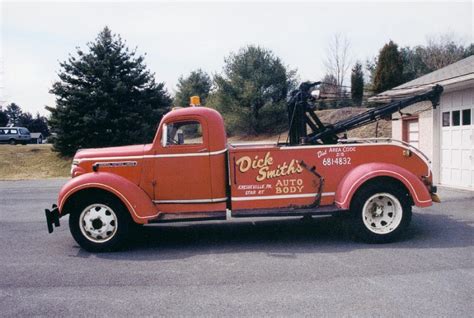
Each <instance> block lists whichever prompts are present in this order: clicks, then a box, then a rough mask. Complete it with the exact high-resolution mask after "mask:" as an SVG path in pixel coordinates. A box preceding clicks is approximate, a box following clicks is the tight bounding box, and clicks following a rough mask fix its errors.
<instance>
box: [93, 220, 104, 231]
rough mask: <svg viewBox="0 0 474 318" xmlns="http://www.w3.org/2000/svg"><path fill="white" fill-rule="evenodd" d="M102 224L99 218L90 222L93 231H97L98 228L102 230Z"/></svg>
mask: <svg viewBox="0 0 474 318" xmlns="http://www.w3.org/2000/svg"><path fill="white" fill-rule="evenodd" d="M103 225H104V224H103V223H102V220H101V219H100V218H97V219H95V220H92V227H93V228H94V229H95V230H99V229H100V228H102V226H103Z"/></svg>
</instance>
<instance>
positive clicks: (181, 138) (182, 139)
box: [178, 131, 184, 145]
mask: <svg viewBox="0 0 474 318" xmlns="http://www.w3.org/2000/svg"><path fill="white" fill-rule="evenodd" d="M182 144H184V133H183V132H182V131H178V145H182Z"/></svg>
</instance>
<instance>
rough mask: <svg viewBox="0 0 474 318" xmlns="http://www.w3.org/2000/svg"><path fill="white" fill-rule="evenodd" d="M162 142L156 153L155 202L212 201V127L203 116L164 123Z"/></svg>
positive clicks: (154, 159) (154, 160)
mask: <svg viewBox="0 0 474 318" xmlns="http://www.w3.org/2000/svg"><path fill="white" fill-rule="evenodd" d="M162 129H163V131H162V140H161V144H160V146H159V148H158V150H157V151H156V153H155V155H154V156H153V157H154V158H153V162H154V167H155V169H154V171H155V182H156V184H155V191H154V192H155V193H154V202H155V203H158V204H161V203H163V204H173V203H176V204H181V203H184V204H186V203H200V202H205V201H206V200H211V198H212V191H211V182H210V178H211V168H210V156H209V149H208V134H207V132H208V129H207V124H206V122H205V121H204V120H202V119H201V118H199V117H191V118H180V119H179V120H178V121H174V122H168V123H165V125H163V128H162Z"/></svg>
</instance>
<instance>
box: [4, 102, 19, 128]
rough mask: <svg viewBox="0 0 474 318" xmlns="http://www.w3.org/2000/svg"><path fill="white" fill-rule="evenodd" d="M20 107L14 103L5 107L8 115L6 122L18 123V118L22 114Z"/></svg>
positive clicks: (10, 123) (15, 124) (13, 124)
mask: <svg viewBox="0 0 474 318" xmlns="http://www.w3.org/2000/svg"><path fill="white" fill-rule="evenodd" d="M22 113H23V112H22V110H21V107H20V106H18V105H17V104H15V103H11V104H9V105H7V107H6V108H5V114H7V116H8V124H9V125H11V126H18V125H19V124H20V118H21V115H22Z"/></svg>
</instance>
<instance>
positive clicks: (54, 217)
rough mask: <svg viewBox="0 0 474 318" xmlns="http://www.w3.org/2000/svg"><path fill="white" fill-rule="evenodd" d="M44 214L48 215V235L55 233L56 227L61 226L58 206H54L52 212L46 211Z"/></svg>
mask: <svg viewBox="0 0 474 318" xmlns="http://www.w3.org/2000/svg"><path fill="white" fill-rule="evenodd" d="M44 214H45V215H46V225H47V226H48V233H53V230H54V227H58V226H60V224H59V209H58V206H57V205H56V204H53V207H52V208H51V210H49V209H45V210H44Z"/></svg>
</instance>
